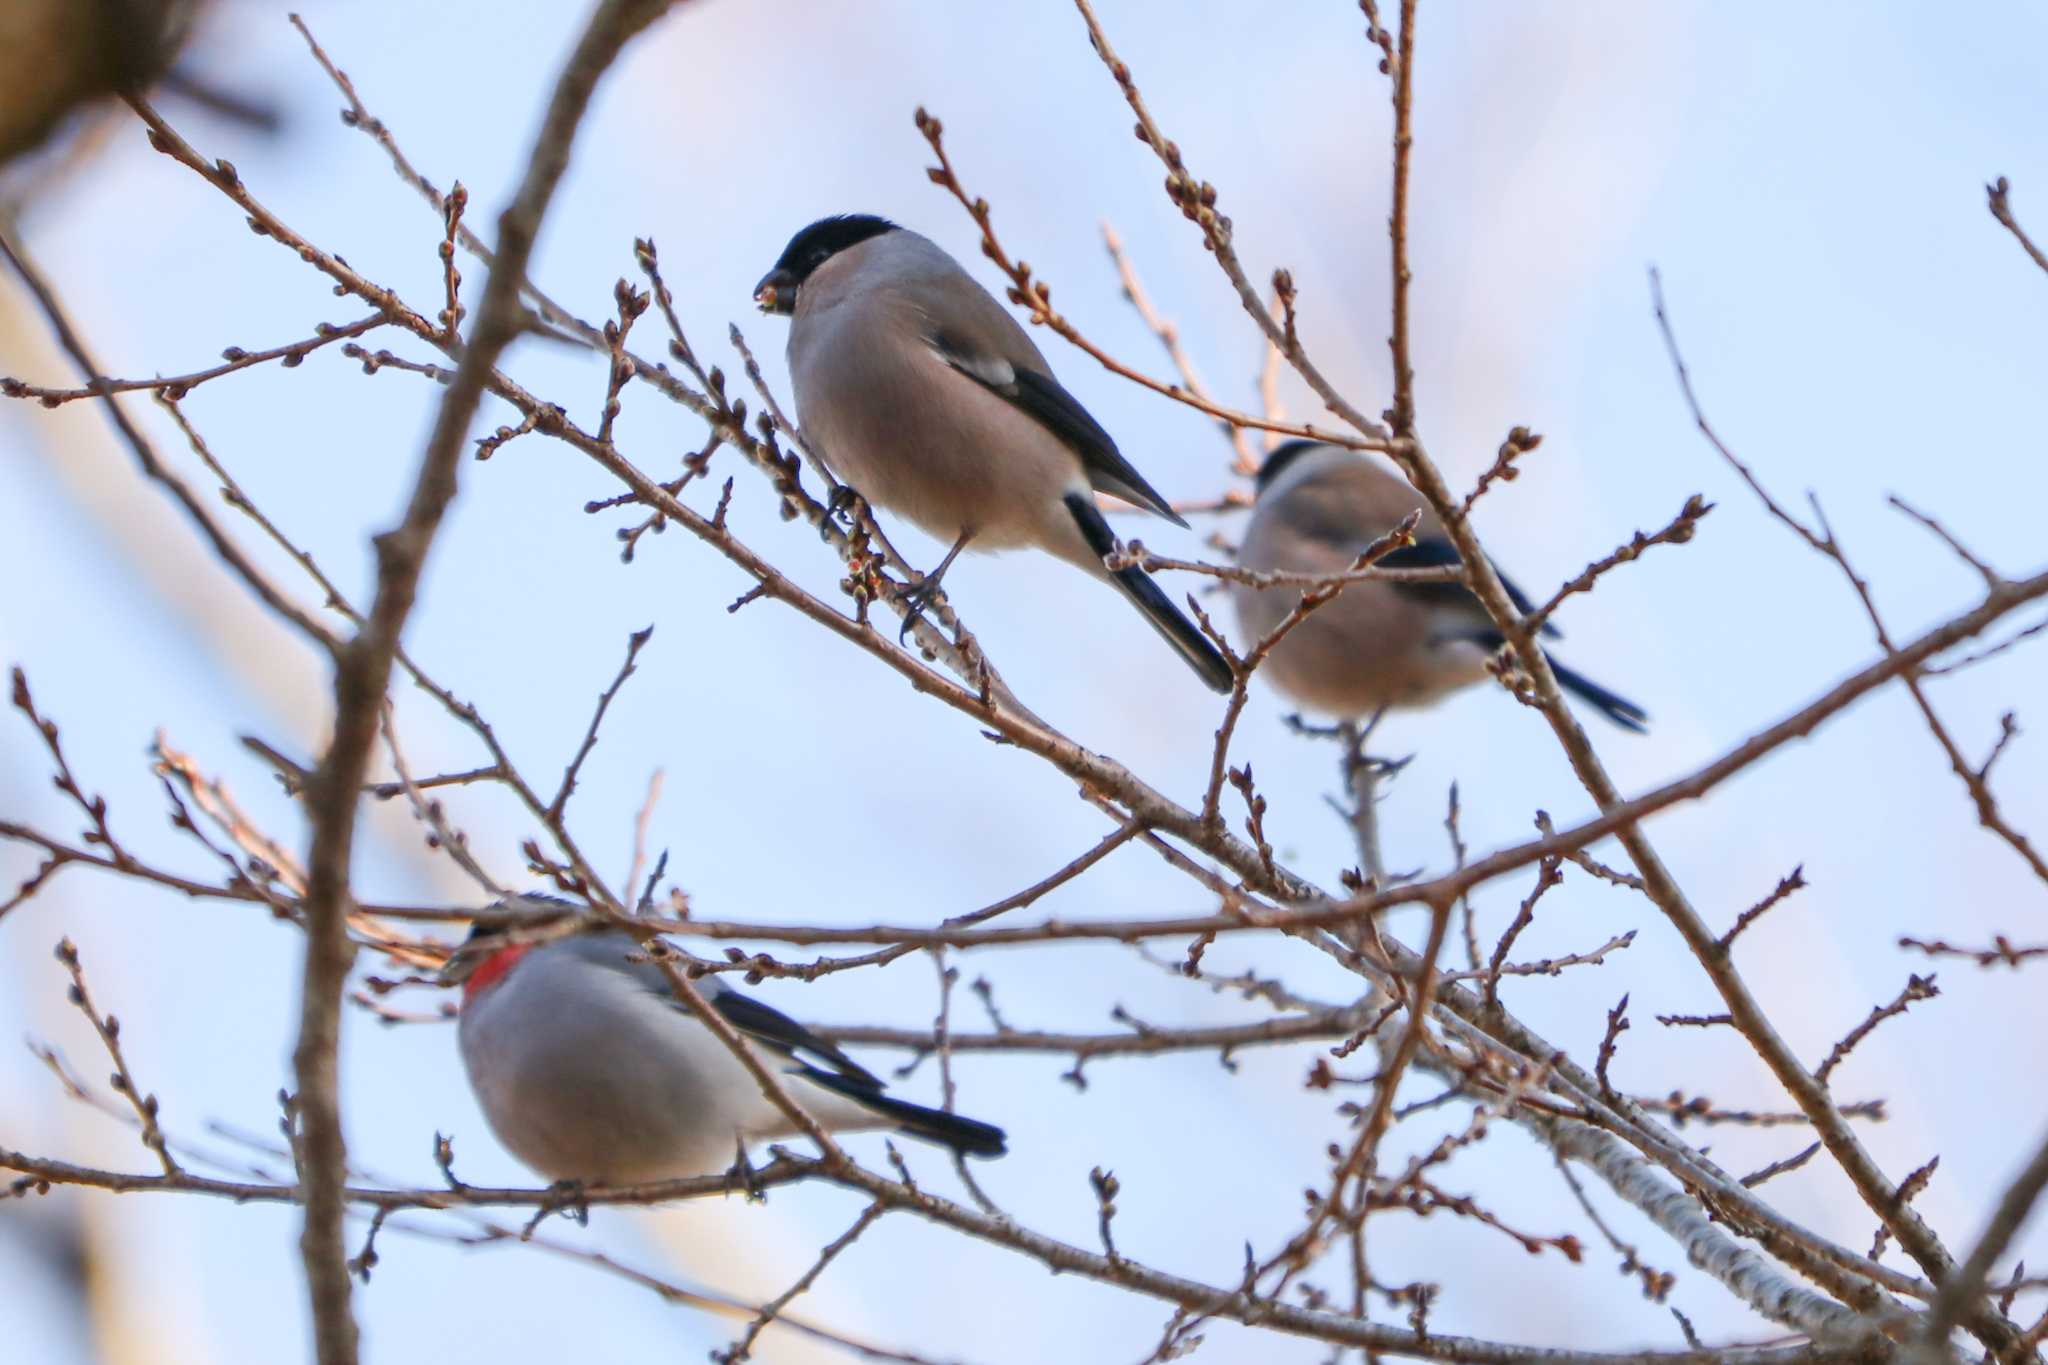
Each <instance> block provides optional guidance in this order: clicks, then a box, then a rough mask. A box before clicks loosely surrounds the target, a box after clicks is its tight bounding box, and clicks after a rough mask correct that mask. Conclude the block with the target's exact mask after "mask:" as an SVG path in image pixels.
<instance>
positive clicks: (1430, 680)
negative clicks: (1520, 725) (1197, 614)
mask: <svg viewBox="0 0 2048 1365" xmlns="http://www.w3.org/2000/svg"><path fill="white" fill-rule="evenodd" d="M1417 508H1420V509H1421V514H1422V517H1421V521H1420V523H1419V524H1418V525H1417V527H1416V531H1415V544H1414V545H1412V546H1408V547H1406V548H1403V549H1400V550H1396V551H1395V552H1394V553H1392V554H1390V555H1387V556H1386V557H1384V558H1382V559H1381V560H1379V561H1378V562H1379V564H1380V565H1381V566H1382V567H1385V568H1390V569H1394V568H1428V567H1443V566H1456V565H1458V564H1460V563H1461V562H1462V561H1460V559H1459V558H1458V551H1457V549H1456V548H1455V547H1454V546H1453V545H1452V544H1451V541H1450V538H1449V537H1448V536H1446V535H1445V534H1444V529H1443V523H1442V522H1440V521H1438V520H1437V518H1436V516H1435V515H1434V514H1433V513H1432V512H1431V511H1430V510H1429V508H1427V507H1424V506H1422V499H1421V496H1420V495H1419V494H1417V493H1416V491H1415V490H1414V489H1413V488H1411V487H1409V486H1408V483H1407V482H1406V480H1404V479H1402V478H1400V477H1399V476H1398V475H1396V474H1394V473H1391V472H1389V471H1387V470H1385V469H1382V468H1380V467H1379V466H1378V465H1377V464H1375V463H1374V462H1373V461H1372V460H1371V459H1370V458H1369V457H1367V456H1366V455H1364V454H1362V453H1360V452H1358V451H1353V450H1346V449H1344V448H1343V447H1341V446H1333V445H1326V444H1324V443H1322V442H1319V441H1288V442H1286V443H1285V444H1283V445H1280V446H1276V447H1275V448H1274V449H1273V451H1272V453H1271V454H1269V455H1267V456H1266V461H1265V464H1264V465H1263V466H1261V468H1260V469H1259V477H1258V500H1257V502H1256V503H1254V505H1253V508H1252V517H1251V524H1250V525H1248V526H1247V527H1246V528H1245V535H1244V544H1243V546H1242V547H1241V548H1240V549H1239V551H1238V556H1237V562H1238V564H1239V566H1240V567H1242V568H1245V569H1250V570H1253V571H1254V572H1259V573H1270V572H1275V571H1281V572H1288V573H1305V574H1337V573H1342V572H1344V571H1345V570H1347V569H1349V568H1350V567H1351V565H1352V563H1353V562H1354V561H1355V560H1356V559H1357V558H1358V555H1359V553H1360V552H1361V551H1363V550H1364V549H1365V548H1366V547H1367V546H1368V545H1370V544H1371V543H1372V541H1373V539H1374V538H1375V537H1376V536H1379V535H1381V534H1383V533H1385V532H1386V531H1387V530H1389V529H1391V528H1392V527H1393V526H1394V525H1395V524H1396V523H1397V522H1399V521H1400V520H1401V519H1402V518H1403V517H1405V516H1407V515H1408V514H1409V513H1410V512H1412V511H1415V510H1416V509H1417ZM1501 585H1502V586H1503V587H1505V588H1506V589H1507V591H1508V596H1509V597H1510V598H1511V599H1513V601H1514V604H1515V607H1516V608H1517V609H1518V610H1520V611H1522V612H1525V613H1526V612H1528V611H1530V610H1532V609H1533V608H1532V607H1531V605H1530V602H1529V599H1528V598H1526V597H1524V596H1523V595H1522V593H1521V590H1520V589H1518V588H1516V587H1515V585H1514V584H1512V583H1510V582H1508V581H1507V580H1506V579H1505V578H1503V579H1502V580H1501ZM1230 594H1231V597H1232V599H1233V600H1234V601H1235V602H1236V604H1237V619H1238V624H1239V626H1240V627H1241V628H1242V629H1243V630H1244V632H1245V634H1247V635H1249V636H1250V637H1251V638H1252V639H1254V640H1259V639H1263V638H1265V636H1266V635H1267V634H1268V633H1269V632H1271V631H1272V630H1273V628H1274V627H1276V626H1278V625H1279V624H1280V622H1281V621H1283V620H1284V619H1286V617H1287V615H1288V613H1290V612H1292V611H1293V610H1294V608H1295V606H1296V604H1297V603H1299V602H1300V601H1301V589H1300V588H1299V587H1282V586H1275V587H1253V586H1252V585H1250V584H1247V583H1232V584H1231V588H1230ZM1541 633H1542V634H1543V635H1544V636H1546V637H1549V636H1555V635H1556V634H1557V631H1556V629H1555V628H1554V627H1552V626H1551V625H1550V624H1549V623H1548V622H1545V624H1544V627H1543V630H1542V632H1541ZM1503 643H1504V639H1503V637H1502V635H1501V633H1500V628H1499V627H1498V626H1496V625H1495V624H1494V622H1493V618H1492V617H1490V616H1488V615H1487V614H1486V609H1485V608H1484V607H1482V606H1481V605H1480V604H1479V599H1478V598H1477V597H1474V596H1473V595H1472V592H1471V590H1470V589H1468V588H1466V587H1465V586H1464V585H1463V584H1462V583H1392V582H1375V581H1372V580H1366V581H1363V582H1358V583H1352V584H1350V585H1348V586H1346V587H1345V588H1344V590H1343V591H1342V592H1341V593H1339V594H1338V595H1337V596H1336V597H1335V598H1334V599H1332V600H1331V601H1329V602H1327V603H1325V604H1323V605H1322V606H1321V607H1318V608H1317V609H1316V610H1315V611H1314V612H1312V613H1311V614H1310V615H1308V616H1307V617H1305V618H1304V619H1303V620H1302V621H1301V622H1300V623H1299V624H1298V625H1296V626H1295V627H1294V628H1293V629H1292V630H1291V631H1289V632H1288V634H1287V635H1286V636H1285V637H1284V638H1282V639H1281V641H1280V643H1279V644H1277V645H1275V646H1274V648H1273V652H1272V653H1271V654H1270V655H1269V656H1268V657H1267V659H1266V663H1265V666H1264V670H1263V671H1264V672H1265V674H1266V675H1267V676H1268V677H1270V678H1271V679H1272V681H1273V684H1274V685H1275V686H1276V687H1278V688H1279V689H1280V690H1281V691H1282V692H1285V693H1286V694H1287V695H1288V696H1290V697H1292V698H1293V699H1294V700H1296V701H1298V702H1300V703H1301V704H1302V705H1304V706H1307V707H1310V708H1312V709H1314V710H1317V711H1322V712H1325V713H1327V714H1330V715H1334V716H1340V717H1343V718H1345V719H1352V720H1355V719H1358V718H1360V717H1362V716H1367V715H1371V714H1372V713H1374V712H1376V711H1379V710H1381V709H1382V708H1385V707H1394V706H1426V705H1428V704H1430V703H1431V702H1434V701H1436V700H1438V699H1439V698H1441V697H1443V696H1444V695H1445V694H1447V693H1449V692H1453V691H1455V690H1457V689H1458V688H1461V687H1464V686H1466V685H1468V684H1470V683H1475V682H1478V681H1479V680H1480V679H1481V678H1483V677H1485V676H1486V664H1487V660H1488V658H1489V657H1491V656H1492V655H1493V653H1494V652H1495V651H1496V650H1498V649H1499V648H1500V647H1501V645H1502V644H1503ZM1546 657H1548V656H1546ZM1550 667H1551V671H1552V672H1554V673H1555V674H1556V675H1557V681H1558V684H1559V686H1561V687H1563V688H1564V690H1565V691H1567V692H1569V693H1571V694H1573V695H1574V696H1576V697H1578V698H1579V699H1580V700H1581V701H1583V702H1585V703H1586V704H1587V705H1589V706H1591V707H1592V708H1593V709H1594V710H1595V711H1598V712H1599V713H1600V714H1601V715H1603V716H1605V717H1606V718H1607V719H1608V720H1610V721H1612V722H1613V723H1614V724H1616V725H1619V726H1620V727H1621V728H1622V729H1624V730H1633V731H1636V732H1638V733H1641V732H1642V730H1643V723H1644V722H1645V721H1646V720H1648V719H1649V717H1648V715H1647V714H1646V713H1645V712H1644V711H1643V709H1642V708H1641V707H1640V706H1637V705H1636V704H1635V703H1634V702H1632V701H1628V700H1626V699H1625V698H1622V697H1618V696H1616V695H1615V694H1614V693H1612V692H1610V691H1608V690H1607V689H1606V688H1604V687H1602V686H1600V685H1599V684H1598V683H1596V682H1594V681H1593V680H1592V679H1590V678H1588V677H1586V676H1585V675H1584V674H1582V673H1577V672H1574V671H1573V670H1572V669H1569V668H1566V667H1565V666H1564V665H1563V664H1560V663H1558V662H1557V661H1556V660H1555V659H1552V660H1551V661H1550Z"/></svg>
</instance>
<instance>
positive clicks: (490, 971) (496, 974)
mask: <svg viewBox="0 0 2048 1365" xmlns="http://www.w3.org/2000/svg"><path fill="white" fill-rule="evenodd" d="M532 951H533V945H532V944H531V943H515V944H512V945H511V946H510V947H505V948H500V949H498V951H497V952H495V953H492V954H491V955H490V956H489V957H487V958H485V959H484V960H483V961H482V962H479V963H478V964H477V967H476V970H475V971H473V972H471V973H470V974H469V977H468V979H467V980H465V981H464V982H463V983H462V1003H463V1004H465V1005H466V1004H468V1003H469V1002H470V1001H471V1000H474V999H475V998H476V997H477V995H478V994H479V993H480V992H482V991H484V990H487V989H489V988H490V987H491V986H492V985H494V984H495V983H496V982H498V981H499V980H501V979H503V977H504V975H505V973H507V972H509V971H511V970H512V969H513V968H514V967H516V966H517V965H519V959H520V958H522V957H525V956H526V955H527V954H528V953H530V952H532Z"/></svg>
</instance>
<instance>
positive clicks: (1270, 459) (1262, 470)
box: [1258, 436, 1323, 493]
mask: <svg viewBox="0 0 2048 1365" xmlns="http://www.w3.org/2000/svg"><path fill="white" fill-rule="evenodd" d="M1322 444H1323V442H1321V441H1311V440H1308V439H1307V438H1305V437H1299V436H1297V437H1296V438H1295V439H1293V440H1292V441H1282V442H1281V443H1280V444H1279V445H1277V446H1274V447H1273V448H1272V449H1271V450H1269V451H1267V452H1266V462H1265V463H1264V464H1262V465H1260V466H1259V478H1258V490H1259V492H1261V493H1263V492H1265V491H1266V488H1267V486H1268V485H1270V484H1271V483H1272V482H1273V480H1275V479H1277V478H1279V477H1280V472H1281V471H1282V470H1284V469H1286V468H1287V466H1289V465H1291V464H1293V463H1294V462H1295V461H1296V460H1298V459H1300V458H1301V457H1302V456H1303V455H1306V454H1307V453H1308V452H1309V451H1311V450H1314V449H1315V448H1316V447H1317V446H1319V445H1322Z"/></svg>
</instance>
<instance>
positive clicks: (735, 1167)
mask: <svg viewBox="0 0 2048 1365" xmlns="http://www.w3.org/2000/svg"><path fill="white" fill-rule="evenodd" d="M725 1176H726V1179H728V1180H737V1181H738V1182H739V1184H740V1188H741V1189H742V1190H744V1191H746V1195H747V1202H748V1203H749V1204H765V1203H766V1202H768V1192H767V1190H766V1189H764V1188H763V1187H762V1185H761V1178H760V1176H759V1174H758V1173H756V1171H755V1170H754V1163H753V1162H751V1161H749V1160H747V1143H746V1139H745V1138H742V1137H739V1136H738V1135H734V1137H733V1154H732V1167H731V1169H730V1170H728V1171H726V1173H725Z"/></svg>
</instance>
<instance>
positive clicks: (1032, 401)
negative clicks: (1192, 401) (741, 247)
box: [754, 214, 1231, 692]
mask: <svg viewBox="0 0 2048 1365" xmlns="http://www.w3.org/2000/svg"><path fill="white" fill-rule="evenodd" d="M754 299H755V302H757V303H758V304H759V305H760V306H761V308H762V310H763V311H764V312H769V313H781V314H786V315H788V316H789V317H790V328H789V374H790V384H791V387H792V389H793V390H794V392H795V396H796V406H797V414H798V418H799V420H800V421H801V423H802V425H803V430H804V435H805V437H806V438H807V439H808V440H809V442H810V443H811V445H812V446H813V447H814V448H815V449H816V450H817V453H818V455H819V456H820V457H821V458H822V459H823V460H824V461H825V462H826V464H827V465H829V466H830V467H831V469H832V472H833V473H834V474H835V475H837V476H838V477H839V478H840V479H842V480H843V481H844V482H846V483H847V484H849V485H851V486H852V488H853V489H854V490H855V491H856V492H858V493H859V494H860V495H861V496H862V497H864V498H866V499H868V500H869V501H870V502H871V503H873V504H875V505H876V506H880V507H887V508H889V509H891V510H892V511H896V512H900V513H901V514H903V515H904V516H906V517H908V518H909V519H910V520H911V521H913V522H915V523H916V524H917V525H918V526H919V527H921V528H922V529H924V530H925V531H927V532H929V533H930V534H931V535H933V536H936V537H938V538H939V539H940V540H942V541H946V542H949V543H950V544H951V546H952V548H951V549H949V550H947V551H946V556H945V558H944V559H942V560H941V561H940V562H939V566H938V568H937V569H935V570H933V571H932V572H931V573H930V574H927V575H926V576H925V577H924V580H923V582H922V583H920V584H919V585H918V586H917V587H916V588H914V589H913V590H912V592H911V594H910V596H911V599H912V601H911V606H912V608H913V610H912V612H911V616H910V617H909V618H906V620H905V623H904V629H905V630H906V631H907V630H908V629H909V625H910V620H911V619H914V618H915V616H916V614H917V612H918V611H919V610H922V608H923V607H924V606H926V605H927V604H929V602H930V601H931V598H932V596H933V594H934V593H935V592H936V591H937V589H938V585H939V580H940V579H941V578H942V577H943V576H944V574H945V572H946V570H947V569H948V568H949V567H950V566H951V565H952V563H953V560H954V557H955V556H957V555H958V554H959V553H960V552H961V551H962V550H963V549H966V548H967V547H968V546H969V545H973V546H974V547H975V548H976V549H981V550H1006V549H1014V548H1018V547H1021V546H1031V547H1034V548H1037V549H1040V550H1044V551H1045V552H1046V553H1048V554H1051V555H1054V556H1057V557H1058V558H1060V559H1064V560H1066V561H1067V562H1068V563H1069V564H1074V565H1078V566H1079V567H1080V568H1082V569H1084V570H1086V571H1087V572H1088V573H1090V574H1092V575H1094V576H1095V577H1097V578H1103V579H1107V580H1108V581H1109V582H1110V583H1111V584H1112V585H1113V586H1115V587H1116V589H1117V590H1118V591H1119V592H1121V593H1122V594H1123V595H1124V596H1125V597H1126V598H1127V599H1129V601H1130V602H1131V603H1132V604H1133V605H1135V606H1136V607H1137V608H1138V610H1139V611H1141V612H1143V613H1144V614H1145V619H1146V620H1147V621H1149V622H1150V623H1151V624H1152V627H1153V629H1155V630H1157V631H1158V632H1159V633H1160V635H1161V636H1163V637H1165V639H1166V641H1167V643H1169V644H1171V645H1172V646H1173V647H1174V649H1175V650H1177V651H1178V652H1179V653H1180V656H1181V657H1182V658H1183V659H1185V660H1187V662H1188V664H1189V666H1190V667H1192V668H1193V669H1194V670H1195V672H1196V674H1198V675H1199V676H1200V677H1201V679H1202V681H1203V682H1205V683H1207V684H1208V685H1209V686H1210V687H1212V688H1214V689H1215V690H1217V691H1219V692H1228V691H1229V690H1230V684H1231V672H1230V665H1229V664H1228V663H1227V662H1226V661H1225V660H1224V658H1223V656H1222V654H1220V653H1219V652H1218V651H1217V649H1216V648H1215V646H1214V645H1212V644H1210V643H1209V641H1208V640H1207V639H1205V638H1204V637H1203V635H1202V633H1201V631H1199V630H1197V629H1196V628H1195V626H1194V624H1193V623H1192V622H1190V621H1189V620H1188V618H1187V616H1186V615H1185V614H1183V613H1182V612H1181V610H1180V609H1179V608H1178V607H1176V606H1174V604H1173V602H1172V600H1171V599H1169V598H1168V597H1167V595H1166V594H1165V593H1164V592H1163V591H1161V590H1160V587H1159V585H1158V584H1157V583H1155V582H1153V581H1152V579H1151V577H1150V576H1149V575H1148V574H1146V573H1145V571H1144V570H1142V569H1139V568H1135V567H1133V568H1125V569H1120V570H1118V571H1116V572H1115V573H1111V572H1109V571H1108V570H1107V569H1105V568H1104V566H1103V562H1102V560H1103V556H1105V555H1108V554H1111V553H1113V552H1114V551H1115V550H1116V548H1117V545H1116V537H1115V536H1114V535H1113V534H1112V533H1111V531H1110V529H1109V523H1108V521H1107V520H1105V519H1104V517H1103V515H1102V511H1101V509H1100V508H1098V507H1097V506H1096V505H1095V494H1096V493H1097V492H1103V493H1109V494H1113V495H1114V496H1116V497H1118V498H1121V499H1123V500H1124V501H1125V502H1128V503H1131V504H1133V505H1134V506H1137V507H1141V508H1143V509H1145V510H1146V511H1148V512H1153V513H1156V514H1157V515H1159V516H1162V517H1165V518H1166V519H1167V520H1168V521H1170V522H1173V523H1174V524H1175V525H1176V526H1186V525H1187V522H1186V521H1184V520H1183V519H1182V518H1181V516H1180V515H1179V514H1178V513H1177V512H1175V511H1174V510H1173V508H1172V507H1171V506H1170V505H1168V503H1167V501H1166V499H1164V498H1162V497H1161V496H1160V495H1159V494H1158V493H1157V492H1156V491H1154V489H1153V487H1152V485H1150V484H1149V483H1147V482H1145V479H1144V477H1143V476H1142V475H1140V474H1139V473H1138V471H1137V470H1135V469H1133V468H1132V467H1131V464H1130V461H1128V460H1126V459H1125V458H1124V457H1123V454H1122V452H1120V451H1119V450H1118V449H1117V448H1116V442H1115V441H1113V440H1111V439H1110V436H1109V433H1108V432H1106V431H1104V430H1103V429H1102V426H1101V424H1100V423H1098V422H1097V421H1096V420H1095V419H1094V418H1093V417H1091V416H1089V415H1088V410H1087V409H1086V408H1084V407H1082V406H1081V404H1080V403H1079V402H1078V401H1077V400H1076V399H1075V398H1074V396H1073V395H1072V394H1070V393H1068V392H1067V391H1066V390H1065V389H1064V388H1062V387H1060V383H1059V381H1058V380H1057V379H1054V378H1053V376H1052V370H1051V368H1050V367H1049V366H1047V364H1046V363H1045V357H1044V356H1043V355H1041V354H1039V351H1038V347H1037V346H1035V345H1033V344H1032V341H1031V338H1030V337H1029V336H1027V335H1025V332H1024V329H1023V328H1022V327H1021V326H1019V325H1018V323H1017V320H1016V319H1015V318H1013V317H1011V316H1010V314H1009V312H1008V311H1007V310H1006V309H1005V308H1004V307H1003V306H1002V305H1001V304H1000V303H998V302H997V301H996V300H995V297H994V296H993V295H991V294H990V293H989V292H988V291H987V290H986V289H983V288H982V287H981V286H980V285H979V284H977V283H976V282H975V280H974V277H973V276H971V275H969V274H968V273H967V272H966V271H965V270H962V269H961V268H960V265H959V263H958V262H956V261H955V260H954V259H953V258H952V257H951V256H948V255H947V254H946V253H945V252H944V251H942V250H940V249H939V247H938V246H936V245H935V244H933V243H932V242H931V241H929V240H928V239H926V238H924V237H921V236H919V235H918V234H917V233H915V232H911V231H908V230H907V229H904V228H900V227H898V226H896V225H895V224H894V223H891V222H889V221H888V220H887V219H883V218H876V217H873V216H871V215H868V214H848V215H845V216H842V217H836V218H821V219H819V220H818V221H817V222H815V223H812V224H811V225H810V226H809V227H807V228H805V229H803V231H801V232H799V233H797V234H796V236H794V237H792V238H790V240H789V245H788V246H787V247H785V248H784V249H783V252H782V256H781V258H780V259H778V260H777V261H776V262H775V268H774V269H773V270H770V271H769V272H768V273H767V274H766V275H764V276H763V277H762V278H761V282H760V284H759V285H757V286H756V287H755V290H754Z"/></svg>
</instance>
